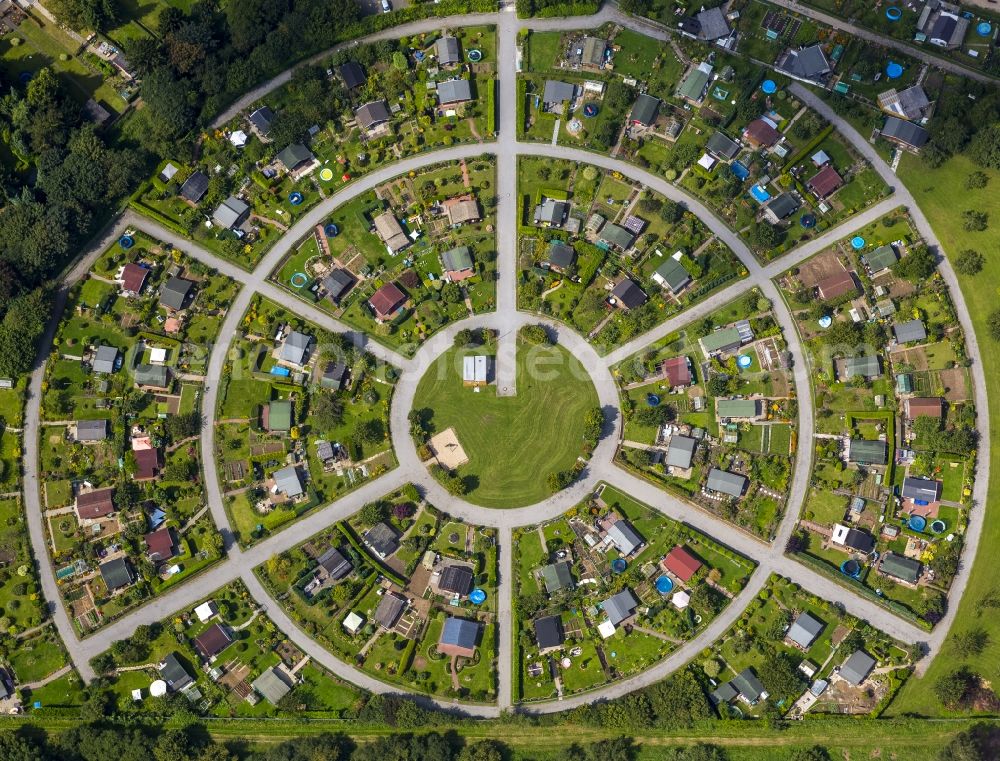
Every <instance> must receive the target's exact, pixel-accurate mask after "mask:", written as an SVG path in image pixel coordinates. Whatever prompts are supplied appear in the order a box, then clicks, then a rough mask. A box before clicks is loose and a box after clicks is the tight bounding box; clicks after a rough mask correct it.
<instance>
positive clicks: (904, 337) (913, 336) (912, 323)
mask: <svg viewBox="0 0 1000 761" xmlns="http://www.w3.org/2000/svg"><path fill="white" fill-rule="evenodd" d="M892 332H893V334H894V335H895V336H896V342H897V343H901V344H905V343H909V342H910V341H923V340H924V339H925V338H927V331H926V330H925V329H924V323H923V321H921V320H909V321H908V322H897V323H896V324H895V325H893V326H892Z"/></svg>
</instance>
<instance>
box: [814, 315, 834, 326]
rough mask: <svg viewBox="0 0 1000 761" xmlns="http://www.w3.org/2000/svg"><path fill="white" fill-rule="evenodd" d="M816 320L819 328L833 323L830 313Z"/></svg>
mask: <svg viewBox="0 0 1000 761" xmlns="http://www.w3.org/2000/svg"><path fill="white" fill-rule="evenodd" d="M817 322H818V323H819V326H820V327H821V328H828V327H830V326H831V325H833V318H832V317H831V316H830V315H828V314H825V315H823V316H822V317H820V318H819V320H817Z"/></svg>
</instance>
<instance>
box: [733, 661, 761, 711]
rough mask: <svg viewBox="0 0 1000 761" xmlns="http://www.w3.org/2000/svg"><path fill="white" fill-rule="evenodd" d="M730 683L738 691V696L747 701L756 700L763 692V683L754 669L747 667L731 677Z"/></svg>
mask: <svg viewBox="0 0 1000 761" xmlns="http://www.w3.org/2000/svg"><path fill="white" fill-rule="evenodd" d="M731 684H732V685H733V687H735V688H736V690H737V691H738V692H739V694H740V697H741V698H743V699H744V700H746V701H747V702H748V703H755V702H757V700H759V699H760V696H761V695H763V694H764V685H763V684H761V682H760V679H758V678H757V674H755V673H754V670H753V669H752V668H749V667H748V668H745V669H743V670H742V671H741V672H740V673H738V674H737V675H736V676H735V677H733V679H732V682H731Z"/></svg>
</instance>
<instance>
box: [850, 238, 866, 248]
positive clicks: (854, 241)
mask: <svg viewBox="0 0 1000 761" xmlns="http://www.w3.org/2000/svg"><path fill="white" fill-rule="evenodd" d="M864 247H865V239H864V238H862V237H861V236H860V235H855V236H854V237H853V238H851V248H853V249H854V250H855V251H860V250H861V249H863V248H864Z"/></svg>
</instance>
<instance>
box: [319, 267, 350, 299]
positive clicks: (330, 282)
mask: <svg viewBox="0 0 1000 761" xmlns="http://www.w3.org/2000/svg"><path fill="white" fill-rule="evenodd" d="M352 285H354V276H353V275H351V273H350V272H348V271H347V270H341V269H335V270H332V271H331V272H330V273H329V274H328V275H327V276H326V277H324V278H323V288H325V289H326V296H327V298H328V299H330V300H331V301H335V302H336V301H340V299H341V298H343V296H344V294H345V293H347V291H349V290H350V288H351V286H352Z"/></svg>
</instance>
